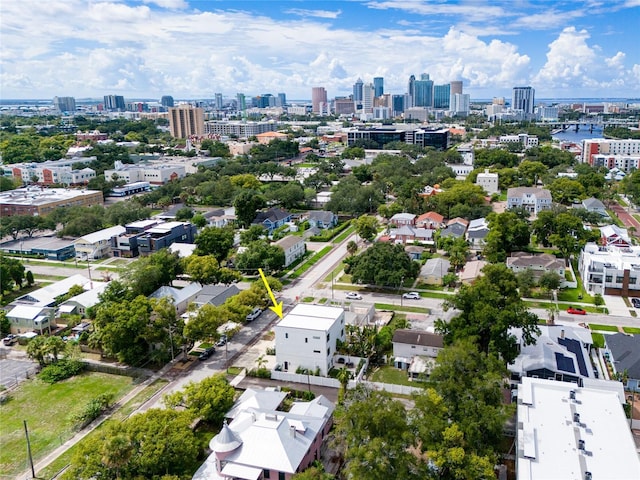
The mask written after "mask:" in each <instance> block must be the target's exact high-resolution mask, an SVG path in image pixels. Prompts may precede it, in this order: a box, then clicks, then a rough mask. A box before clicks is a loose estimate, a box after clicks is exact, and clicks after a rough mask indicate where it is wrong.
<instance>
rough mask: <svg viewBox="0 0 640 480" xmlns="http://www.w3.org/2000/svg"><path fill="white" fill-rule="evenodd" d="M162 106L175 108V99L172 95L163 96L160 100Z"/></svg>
mask: <svg viewBox="0 0 640 480" xmlns="http://www.w3.org/2000/svg"><path fill="white" fill-rule="evenodd" d="M160 105H162V106H163V107H165V108H169V107H173V97H172V96H171V95H163V96H162V98H161V99H160Z"/></svg>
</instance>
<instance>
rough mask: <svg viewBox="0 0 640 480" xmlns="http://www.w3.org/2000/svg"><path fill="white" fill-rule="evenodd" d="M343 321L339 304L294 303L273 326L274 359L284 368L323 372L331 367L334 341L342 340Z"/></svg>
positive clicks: (343, 335)
mask: <svg viewBox="0 0 640 480" xmlns="http://www.w3.org/2000/svg"><path fill="white" fill-rule="evenodd" d="M344 325H345V312H344V310H343V309H342V308H338V307H326V306H321V305H310V304H298V305H296V306H295V307H294V308H293V309H292V310H291V311H290V312H289V313H288V314H287V315H286V316H285V317H284V318H283V319H282V320H280V322H279V323H278V324H277V325H276V326H275V328H274V331H275V334H276V362H277V363H278V364H279V365H280V366H281V367H282V370H283V371H285V372H287V371H288V372H295V371H296V370H297V369H298V368H305V369H308V370H312V371H316V370H319V372H320V375H323V376H326V375H327V373H328V372H329V370H330V369H331V367H333V356H334V354H335V353H336V341H337V340H338V339H340V340H341V341H344V340H345V327H344Z"/></svg>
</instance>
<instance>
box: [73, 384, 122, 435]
mask: <svg viewBox="0 0 640 480" xmlns="http://www.w3.org/2000/svg"><path fill="white" fill-rule="evenodd" d="M112 401H113V394H111V393H103V394H102V395H98V396H97V397H96V398H94V399H93V400H91V401H90V402H89V403H87V405H86V406H85V407H84V410H83V411H82V412H80V413H79V414H78V415H76V417H75V420H76V422H78V424H79V428H84V427H86V426H87V425H89V424H90V423H91V422H93V421H94V420H95V419H96V418H98V417H99V416H100V415H101V414H102V412H104V411H105V410H107V409H108V408H109V405H110V404H111V402H112Z"/></svg>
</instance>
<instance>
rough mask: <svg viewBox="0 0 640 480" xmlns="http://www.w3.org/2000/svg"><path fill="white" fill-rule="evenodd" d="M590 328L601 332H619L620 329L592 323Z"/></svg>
mask: <svg viewBox="0 0 640 480" xmlns="http://www.w3.org/2000/svg"><path fill="white" fill-rule="evenodd" d="M589 328H590V329H591V330H599V331H601V332H617V331H618V327H616V326H614V325H601V324H599V323H590V324H589Z"/></svg>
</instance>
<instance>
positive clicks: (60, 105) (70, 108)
mask: <svg viewBox="0 0 640 480" xmlns="http://www.w3.org/2000/svg"><path fill="white" fill-rule="evenodd" d="M53 108H55V109H56V110H57V111H58V112H75V111H76V99H75V98H73V97H53Z"/></svg>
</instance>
